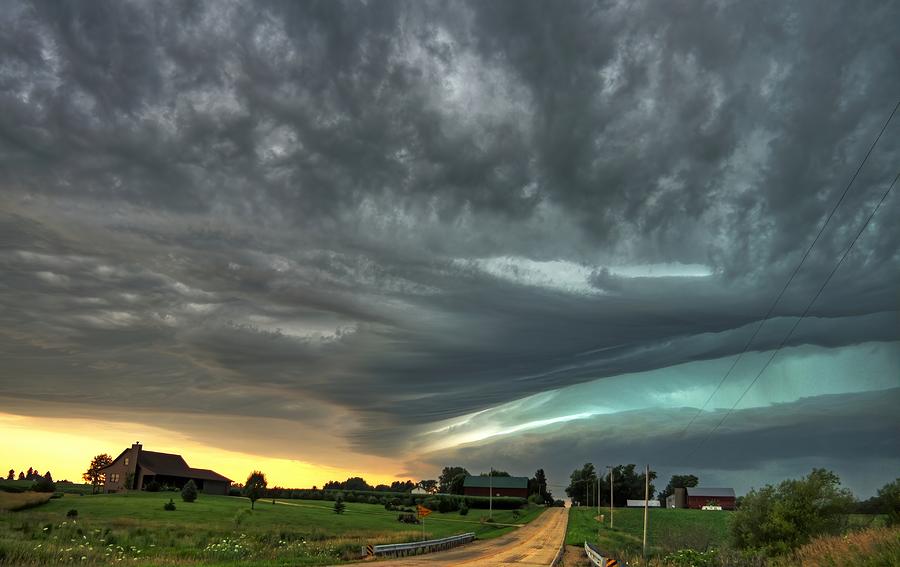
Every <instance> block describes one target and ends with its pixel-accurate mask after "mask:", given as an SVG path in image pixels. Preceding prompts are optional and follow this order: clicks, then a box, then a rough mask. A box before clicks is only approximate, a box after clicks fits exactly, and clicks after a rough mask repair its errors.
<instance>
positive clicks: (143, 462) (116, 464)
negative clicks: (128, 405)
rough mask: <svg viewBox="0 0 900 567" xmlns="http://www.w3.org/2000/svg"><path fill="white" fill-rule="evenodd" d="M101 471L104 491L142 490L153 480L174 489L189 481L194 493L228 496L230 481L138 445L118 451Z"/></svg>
mask: <svg viewBox="0 0 900 567" xmlns="http://www.w3.org/2000/svg"><path fill="white" fill-rule="evenodd" d="M102 471H103V474H104V475H106V485H105V487H106V492H118V491H120V490H123V489H126V488H127V489H128V490H143V489H144V488H146V487H147V485H148V484H149V483H151V482H153V481H154V480H155V481H156V482H158V483H159V484H163V485H169V486H176V487H178V488H181V487H183V486H184V485H185V484H186V483H187V481H189V480H193V481H194V484H196V485H197V490H199V491H200V492H205V493H207V494H228V488H229V487H230V486H231V479H229V478H226V477H224V476H222V475H220V474H219V473H217V472H214V471H211V470H208V469H194V468H191V467H189V466H188V464H187V462H185V460H184V458H183V457H182V456H181V455H176V454H174V453H157V452H156V451H144V450H143V448H142V447H141V444H140V443H135V444H134V445H132V446H131V448H130V449H125V450H124V451H122V453H121V454H119V456H118V457H116V458H115V460H113V462H112V463H111V464H110V465H109V466H107V467H104V468H103V469H102ZM126 483H130V484H129V485H126Z"/></svg>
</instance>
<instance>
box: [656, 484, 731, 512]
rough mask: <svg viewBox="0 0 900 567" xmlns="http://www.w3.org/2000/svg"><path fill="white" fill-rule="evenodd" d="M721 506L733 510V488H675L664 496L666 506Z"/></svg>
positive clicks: (699, 507)
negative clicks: (673, 491) (666, 496)
mask: <svg viewBox="0 0 900 567" xmlns="http://www.w3.org/2000/svg"><path fill="white" fill-rule="evenodd" d="M707 505H712V506H721V507H722V509H723V510H734V489H733V488H703V487H699V486H697V487H693V488H676V489H675V493H674V494H672V495H671V496H669V497H668V498H666V507H667V508H692V509H694V510H700V509H701V508H703V507H704V506H707Z"/></svg>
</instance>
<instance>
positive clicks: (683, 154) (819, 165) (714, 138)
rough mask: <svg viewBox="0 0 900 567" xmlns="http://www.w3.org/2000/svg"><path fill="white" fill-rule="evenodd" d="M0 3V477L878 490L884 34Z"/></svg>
mask: <svg viewBox="0 0 900 567" xmlns="http://www.w3.org/2000/svg"><path fill="white" fill-rule="evenodd" d="M2 5H3V9H2V10H0V361H2V363H0V456H2V459H0V460H2V461H3V462H2V463H0V467H6V466H8V467H13V468H15V469H16V470H20V469H25V468H27V467H29V466H34V467H35V468H38V469H39V470H41V471H43V470H46V469H48V468H49V469H50V470H51V471H53V473H54V476H55V477H56V478H62V477H68V478H70V479H77V478H78V477H79V476H80V473H81V472H82V471H83V470H84V469H85V468H86V466H87V464H88V462H89V460H90V458H91V457H92V456H93V455H95V454H97V453H101V452H107V453H110V454H113V455H116V454H118V453H119V452H120V451H121V450H122V449H124V448H125V447H126V446H129V445H130V444H131V443H132V442H134V441H141V442H142V443H143V444H144V447H145V448H146V449H149V450H157V451H170V452H179V453H182V454H183V455H184V456H185V458H186V459H187V461H188V462H189V463H190V464H191V465H192V466H195V467H202V468H213V469H216V470H218V471H219V472H221V473H222V474H225V475H226V476H229V477H231V478H233V479H235V480H238V481H240V480H242V479H243V478H246V475H247V474H248V473H249V472H250V470H252V469H253V468H263V469H264V471H266V472H268V474H269V478H270V482H272V483H274V484H279V485H282V486H296V487H303V486H311V485H314V484H319V485H321V484H322V483H323V482H325V481H326V480H329V479H342V478H346V477H348V476H353V475H362V476H364V477H365V478H366V479H368V480H369V481H370V482H373V483H374V482H389V481H390V480H393V479H406V478H413V479H416V480H417V479H422V478H436V477H437V476H438V474H439V472H440V469H441V468H442V467H443V466H447V465H461V466H465V467H466V468H467V469H469V470H470V471H472V472H480V471H486V470H488V469H489V468H490V467H495V468H500V469H504V470H508V471H509V472H511V473H513V474H519V475H531V474H532V473H533V472H534V471H535V469H537V468H544V469H545V470H546V471H547V474H548V476H549V482H550V484H551V489H552V490H553V491H554V492H555V493H556V494H557V495H559V496H562V495H563V488H564V485H565V484H566V483H567V477H568V475H569V473H570V472H571V471H572V470H573V469H574V468H576V467H579V466H580V465H582V464H583V463H585V462H593V463H595V464H596V465H597V466H598V467H605V466H606V465H609V464H619V463H636V464H638V465H642V464H645V463H649V464H650V465H651V467H652V468H653V469H654V470H656V471H657V472H658V474H659V476H660V478H661V480H662V482H658V484H659V485H660V486H659V487H660V488H661V487H662V486H664V485H665V481H666V480H667V479H668V476H669V475H672V474H696V475H698V476H699V477H700V480H701V484H702V485H706V486H732V487H734V488H735V489H736V490H737V491H738V492H739V493H742V492H744V491H746V490H748V489H750V488H752V487H759V486H762V485H764V484H766V483H775V482H779V481H780V480H783V479H785V478H790V477H798V476H801V475H805V474H806V473H808V472H809V471H810V470H811V469H812V468H813V467H826V468H829V469H831V470H834V471H835V472H837V473H838V474H839V475H840V476H841V478H842V480H843V482H844V484H845V485H846V486H848V487H849V488H851V489H852V490H854V492H856V493H857V495H859V496H861V497H867V496H870V495H872V494H873V493H874V492H875V490H876V489H877V488H878V487H880V486H882V485H883V484H885V483H887V482H889V481H891V480H893V478H894V476H896V472H897V471H898V470H900V412H898V411H897V408H898V407H900V318H898V313H900V286H898V282H900V223H898V222H896V219H897V218H900V201H898V199H900V195H898V194H897V193H898V192H900V189H897V190H893V191H891V192H890V193H888V196H887V197H886V198H885V199H884V201H883V203H882V204H881V205H880V207H879V208H878V210H877V213H876V214H875V215H874V216H873V217H872V219H871V221H870V222H869V223H868V225H866V226H865V229H864V230H863V231H862V232H861V233H860V232H859V231H860V229H861V227H863V226H864V223H865V222H866V219H867V218H868V216H869V215H870V214H871V213H872V211H873V210H875V207H876V205H878V203H879V201H880V199H881V198H882V195H883V194H884V193H885V191H887V190H888V187H889V186H890V183H891V180H892V179H894V176H895V175H896V174H897V172H898V164H900V159H898V158H900V117H897V118H895V119H893V120H891V121H890V122H889V123H888V125H887V127H886V128H884V131H883V134H882V136H881V138H880V139H879V141H878V143H877V145H876V146H875V147H874V149H872V151H871V153H870V154H868V157H866V156H867V152H868V151H869V149H870V148H871V146H872V143H873V141H874V140H875V139H876V137H877V136H878V135H879V132H880V131H881V130H882V127H883V126H884V125H885V123H886V122H887V121H888V117H889V116H890V115H891V111H892V109H894V107H895V105H896V104H897V102H898V96H900V35H898V34H897V33H896V29H895V28H896V26H895V23H896V22H897V21H900V4H898V3H896V2H890V1H883V2H877V1H873V2H866V3H863V4H860V3H859V2H851V1H846V2H842V1H833V2H826V3H822V2H818V1H808V2H783V1H781V0H778V1H768V2H766V1H762V2H753V3H747V2H728V1H720V2H692V3H673V2H648V1H635V2H602V1H593V2H580V1H574V0H566V1H564V2H561V3H557V4H555V5H554V7H553V9H550V8H549V5H548V4H546V3H544V2H536V1H529V0H523V1H495V2H461V1H460V2H428V1H421V2H420V1H408V2H394V1H368V2H366V1H347V2H339V1H333V2H331V1H329V2H312V1H309V2H271V3H270V2H254V3H244V2H229V1H225V0H223V1H216V2H143V1H141V2H135V1H108V2H20V1H18V0H3V1H2ZM864 159H865V163H864V166H863V167H862V168H860V169H859V171H858V175H857V176H856V177H854V174H855V173H856V172H857V169H858V168H859V167H860V163H862V162H863V160H864ZM851 181H852V184H851ZM848 184H849V187H850V189H849V190H847V193H846V196H845V197H844V198H843V199H841V195H842V194H843V192H844V191H845V189H846V188H847V187H848ZM837 203H840V204H839V206H837V208H836V210H835V213H834V215H833V216H832V217H830V216H829V214H830V212H831V211H832V210H833V209H834V207H835V204H837ZM826 221H827V224H826ZM823 226H825V229H824V230H823V231H822V232H821V235H820V236H818V238H817V235H818V234H819V231H820V229H821V228H822V227H823ZM858 233H859V238H858V240H856V241H855V243H854V244H853V246H852V249H851V250H850V252H849V254H847V256H846V258H845V259H844V260H843V261H842V262H841V263H840V266H839V267H838V269H837V270H836V271H834V274H833V277H832V278H831V279H830V280H829V281H828V284H827V285H826V286H825V287H824V288H823V289H822V291H821V294H820V295H819V296H818V297H817V298H816V300H815V301H814V302H813V303H812V304H811V305H810V301H812V300H813V298H814V297H815V296H816V293H817V291H818V290H819V289H820V287H821V286H822V284H823V283H824V282H825V281H826V279H827V278H828V277H829V273H831V272H832V270H834V268H835V266H837V265H838V262H839V261H840V260H841V257H842V255H843V254H844V252H845V251H846V250H847V249H848V247H849V246H850V244H851V242H852V241H853V240H854V237H855V236H856V235H857V234H858ZM813 243H814V245H813ZM811 245H813V246H812V248H810V246H811ZM807 250H809V253H808V255H805V254H806V252H807ZM801 262H802V263H801ZM798 266H800V267H799V269H798ZM795 270H796V274H795V275H794V277H793V279H792V280H791V284H790V285H789V286H788V287H787V288H786V289H785V290H784V293H783V295H781V297H780V299H779V301H778V302H777V304H775V306H774V308H773V307H772V305H773V302H775V300H776V298H777V297H779V293H780V292H782V290H783V289H784V286H785V283H786V282H788V281H789V279H790V278H791V277H792V274H794V272H795ZM804 313H805V316H804ZM767 314H768V315H769V316H767ZM795 325H796V326H795ZM792 328H794V330H793V332H791V329H792ZM751 339H752V340H751ZM748 345H749V346H748ZM744 351H746V353H744ZM742 353H744V354H743V355H742ZM769 360H771V363H769V362H768V361H769ZM732 366H733V369H731V368H732ZM729 369H731V370H729ZM720 384H721V386H720ZM748 388H749V389H748ZM745 392H746V393H745ZM3 470H6V469H5V468H3Z"/></svg>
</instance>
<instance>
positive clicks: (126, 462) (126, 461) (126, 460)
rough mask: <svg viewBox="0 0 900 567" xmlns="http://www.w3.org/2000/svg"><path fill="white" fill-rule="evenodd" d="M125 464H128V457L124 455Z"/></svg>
mask: <svg viewBox="0 0 900 567" xmlns="http://www.w3.org/2000/svg"><path fill="white" fill-rule="evenodd" d="M125 466H126V467H127V466H128V457H125Z"/></svg>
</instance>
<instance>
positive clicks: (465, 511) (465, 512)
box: [459, 504, 469, 516]
mask: <svg viewBox="0 0 900 567" xmlns="http://www.w3.org/2000/svg"><path fill="white" fill-rule="evenodd" d="M459 515H460V516H468V515H469V507H468V506H466V505H465V504H463V505H462V506H460V507H459Z"/></svg>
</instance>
